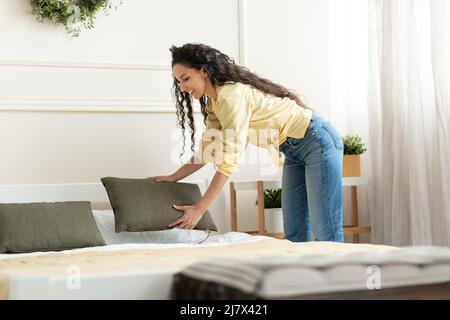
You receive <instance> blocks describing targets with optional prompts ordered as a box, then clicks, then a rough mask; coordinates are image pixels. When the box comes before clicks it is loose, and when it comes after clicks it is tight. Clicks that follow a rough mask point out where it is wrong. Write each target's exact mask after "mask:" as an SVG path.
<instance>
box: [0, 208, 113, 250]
mask: <svg viewBox="0 0 450 320" xmlns="http://www.w3.org/2000/svg"><path fill="white" fill-rule="evenodd" d="M104 245H105V241H104V240H103V237H102V236H101V234H100V231H99V230H98V228H97V225H96V223H95V219H94V216H93V214H92V210H91V204H90V202H88V201H67V202H33V203H0V253H22V252H34V251H59V250H66V249H75V248H82V247H95V246H104Z"/></svg>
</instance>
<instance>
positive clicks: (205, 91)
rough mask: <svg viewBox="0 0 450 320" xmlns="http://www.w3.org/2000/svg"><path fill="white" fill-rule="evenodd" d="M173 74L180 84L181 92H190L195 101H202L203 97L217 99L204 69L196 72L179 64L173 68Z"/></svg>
mask: <svg viewBox="0 0 450 320" xmlns="http://www.w3.org/2000/svg"><path fill="white" fill-rule="evenodd" d="M172 73H173V76H174V77H175V78H176V79H177V80H178V83H179V84H180V91H181V92H188V93H189V94H190V95H191V96H192V97H193V98H195V99H200V98H201V97H202V96H203V95H207V96H209V97H212V98H215V97H214V93H213V92H212V85H211V83H210V81H209V79H208V76H207V74H206V72H205V71H204V69H203V68H201V69H200V70H196V69H193V68H188V67H186V66H185V65H183V64H181V63H177V64H175V65H174V66H173V68H172ZM214 91H215V90H214Z"/></svg>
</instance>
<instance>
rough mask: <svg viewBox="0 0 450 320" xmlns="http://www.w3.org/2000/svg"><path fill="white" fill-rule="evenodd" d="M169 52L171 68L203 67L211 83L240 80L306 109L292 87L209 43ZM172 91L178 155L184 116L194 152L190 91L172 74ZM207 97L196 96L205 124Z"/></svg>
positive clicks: (196, 44) (178, 48) (191, 45)
mask: <svg viewBox="0 0 450 320" xmlns="http://www.w3.org/2000/svg"><path fill="white" fill-rule="evenodd" d="M170 52H172V67H173V66H174V65H175V64H177V63H180V64H182V65H184V66H186V67H188V68H193V69H196V70H200V69H201V68H202V67H203V69H204V70H205V72H206V74H207V75H208V78H209V80H210V81H211V83H212V84H213V85H214V86H221V85H223V84H225V83H226V82H234V83H236V82H240V83H244V84H248V85H251V86H253V87H254V88H256V89H259V90H261V91H263V92H265V93H268V94H273V95H275V96H277V97H280V98H285V97H287V98H289V99H291V100H294V101H295V102H296V103H297V104H298V105H299V106H301V107H304V108H308V107H307V106H306V105H305V104H304V103H303V101H302V100H300V98H299V97H298V96H297V95H296V94H295V92H293V91H292V90H288V89H286V88H285V87H283V86H281V85H279V84H276V83H273V82H272V81H270V80H267V79H264V78H262V77H260V76H258V75H257V74H255V73H253V72H251V71H250V70H249V69H247V68H245V67H243V66H240V65H238V64H236V63H235V62H234V60H233V59H232V58H230V57H229V56H228V55H226V54H224V53H222V52H220V51H219V50H217V49H214V48H212V47H210V46H208V45H205V44H201V43H187V44H185V45H183V46H181V47H176V46H171V47H170ZM172 94H173V96H174V98H175V104H176V108H177V119H178V125H179V126H180V127H181V130H182V133H183V151H182V153H181V155H180V157H181V156H182V155H183V154H184V149H185V146H186V137H185V129H186V127H185V125H186V117H187V119H188V125H189V127H190V129H191V151H192V152H194V146H195V139H194V135H195V125H194V117H193V111H192V97H191V96H190V95H189V93H187V92H181V91H180V85H179V83H178V80H177V79H176V78H175V77H173V87H172ZM206 99H207V97H206V96H202V97H201V98H200V99H199V101H200V106H201V112H202V114H203V117H204V119H203V121H204V123H205V124H206V117H207V113H206V111H205V107H206Z"/></svg>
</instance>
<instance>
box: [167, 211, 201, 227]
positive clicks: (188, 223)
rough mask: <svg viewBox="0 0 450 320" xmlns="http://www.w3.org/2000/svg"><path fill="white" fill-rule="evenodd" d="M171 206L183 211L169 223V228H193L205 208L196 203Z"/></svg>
mask: <svg viewBox="0 0 450 320" xmlns="http://www.w3.org/2000/svg"><path fill="white" fill-rule="evenodd" d="M173 208H174V209H176V210H179V211H184V214H183V215H182V216H181V217H179V218H178V219H177V220H175V221H174V222H172V223H171V224H169V228H179V229H194V228H195V226H196V225H197V223H198V222H199V221H200V219H201V218H202V216H203V213H204V212H205V210H203V209H201V208H199V207H198V206H196V205H193V206H179V205H173Z"/></svg>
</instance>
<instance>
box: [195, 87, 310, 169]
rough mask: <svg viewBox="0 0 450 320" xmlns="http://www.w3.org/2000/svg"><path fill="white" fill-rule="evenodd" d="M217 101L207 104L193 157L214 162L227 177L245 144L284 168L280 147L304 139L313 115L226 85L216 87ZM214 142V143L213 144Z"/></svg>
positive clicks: (251, 90)
mask: <svg viewBox="0 0 450 320" xmlns="http://www.w3.org/2000/svg"><path fill="white" fill-rule="evenodd" d="M216 90H217V99H216V100H214V99H210V98H208V100H207V106H206V108H205V111H206V113H207V124H206V128H205V130H204V132H203V134H202V139H201V143H200V146H199V150H198V152H197V153H196V155H195V157H196V158H197V160H199V161H200V162H201V163H203V164H206V163H207V162H214V163H215V169H216V170H217V171H219V172H221V173H223V174H224V175H226V176H227V177H229V176H230V175H231V174H232V173H233V172H235V171H237V162H238V158H239V155H240V154H241V153H242V152H243V151H244V149H245V147H246V144H247V143H251V144H254V145H257V146H260V147H264V148H266V149H267V150H268V151H269V153H270V155H271V156H272V159H273V161H274V163H275V164H276V165H278V166H280V165H282V164H283V161H282V160H281V153H280V151H279V146H280V145H281V144H282V143H283V142H284V141H285V140H286V138H287V137H288V136H289V137H294V138H303V136H304V135H305V131H306V129H307V128H308V125H309V122H310V120H311V116H312V111H311V110H309V109H306V108H303V107H301V106H299V105H298V104H297V103H296V102H295V101H293V100H291V99H289V98H279V97H276V96H274V95H272V94H266V93H264V92H262V91H260V90H258V89H255V88H253V87H252V86H251V85H247V84H243V83H239V82H237V83H231V82H228V83H225V84H224V85H223V86H218V87H216ZM213 142H216V143H213Z"/></svg>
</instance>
